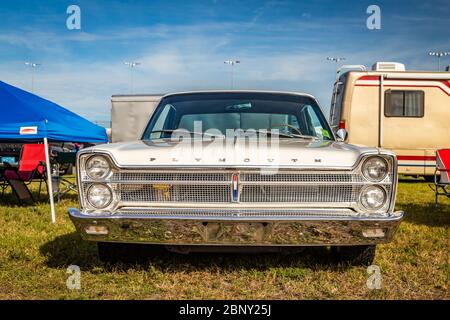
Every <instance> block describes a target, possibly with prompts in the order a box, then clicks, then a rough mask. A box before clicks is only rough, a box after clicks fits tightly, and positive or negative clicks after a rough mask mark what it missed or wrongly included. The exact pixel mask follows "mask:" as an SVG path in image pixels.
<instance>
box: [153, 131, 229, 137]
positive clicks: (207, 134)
mask: <svg viewBox="0 0 450 320" xmlns="http://www.w3.org/2000/svg"><path fill="white" fill-rule="evenodd" d="M177 130H178V132H182V133H189V134H197V135H206V136H208V137H217V138H224V137H225V136H224V135H223V134H222V135H217V134H213V133H209V132H195V131H188V130H184V129H171V130H155V131H151V132H150V133H149V135H150V134H152V133H174V132H175V131H177Z"/></svg>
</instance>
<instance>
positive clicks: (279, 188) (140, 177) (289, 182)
mask: <svg viewBox="0 0 450 320" xmlns="http://www.w3.org/2000/svg"><path fill="white" fill-rule="evenodd" d="M235 176H236V184H235V185H236V194H235V193H234V191H235V190H234V188H235V187H234V184H233V178H234V177H235ZM105 182H106V183H108V184H109V185H110V186H111V187H112V188H113V190H114V192H115V193H116V197H117V200H118V202H119V204H121V205H122V206H145V205H155V204H164V203H167V204H171V205H172V204H173V205H177V204H190V205H193V206H195V205H197V204H198V205H202V204H206V205H208V204H210V205H213V204H230V205H233V206H239V205H256V204H261V205H262V206H264V205H273V204H275V205H277V204H280V205H283V204H288V205H293V204H294V205H300V206H301V205H306V206H307V205H310V206H312V205H313V204H318V205H319V206H320V205H323V204H326V205H328V206H329V207H330V206H333V207H347V208H348V207H352V206H354V205H356V204H357V203H358V198H359V193H360V190H361V188H363V187H364V186H365V185H367V184H370V183H369V182H367V181H366V180H365V179H364V177H363V176H362V175H361V174H360V173H358V172H353V171H318V172H317V171H316V172H305V171H287V170H285V171H282V170H280V171H277V172H275V173H265V172H262V171H259V170H246V171H239V170H231V169H230V170H222V171H199V170H191V171H176V170H173V171H168V170H163V169H161V170H149V171H147V170H134V171H131V170H123V171H119V172H115V173H114V174H113V175H112V176H111V177H110V178H109V179H108V180H107V181H105ZM91 183H93V181H89V180H83V181H82V186H81V188H82V191H83V190H87V188H88V187H89V185H90V184H91ZM380 184H381V185H382V186H383V187H384V188H385V190H386V192H387V193H388V194H389V193H390V188H391V186H392V176H391V175H388V176H387V178H386V179H385V180H384V181H383V182H382V183H380Z"/></svg>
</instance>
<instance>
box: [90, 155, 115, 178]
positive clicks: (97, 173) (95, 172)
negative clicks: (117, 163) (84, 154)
mask: <svg viewBox="0 0 450 320" xmlns="http://www.w3.org/2000/svg"><path fill="white" fill-rule="evenodd" d="M110 172H111V165H110V164H109V161H108V160H107V159H106V158H105V157H103V156H93V157H90V158H89V159H88V161H87V162H86V173H87V175H88V176H89V177H90V178H91V179H93V180H100V179H104V178H106V177H107V176H108V174H109V173H110Z"/></svg>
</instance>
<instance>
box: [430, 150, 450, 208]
mask: <svg viewBox="0 0 450 320" xmlns="http://www.w3.org/2000/svg"><path fill="white" fill-rule="evenodd" d="M430 187H431V189H433V191H434V193H435V195H436V207H437V206H438V197H439V196H447V197H449V198H450V149H441V150H437V151H436V169H435V170H434V184H432V185H430Z"/></svg>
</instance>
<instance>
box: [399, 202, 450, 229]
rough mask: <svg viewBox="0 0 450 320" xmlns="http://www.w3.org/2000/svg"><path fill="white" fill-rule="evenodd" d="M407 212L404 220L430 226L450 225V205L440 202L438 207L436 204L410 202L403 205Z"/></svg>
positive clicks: (402, 207)
mask: <svg viewBox="0 0 450 320" xmlns="http://www.w3.org/2000/svg"><path fill="white" fill-rule="evenodd" d="M401 210H403V211H404V212H405V218H404V221H407V222H410V223H413V224H418V225H426V226H429V227H448V226H450V206H449V205H447V204H440V205H439V206H438V207H437V208H436V206H435V205H434V204H417V203H409V204H405V205H402V206H401Z"/></svg>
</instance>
